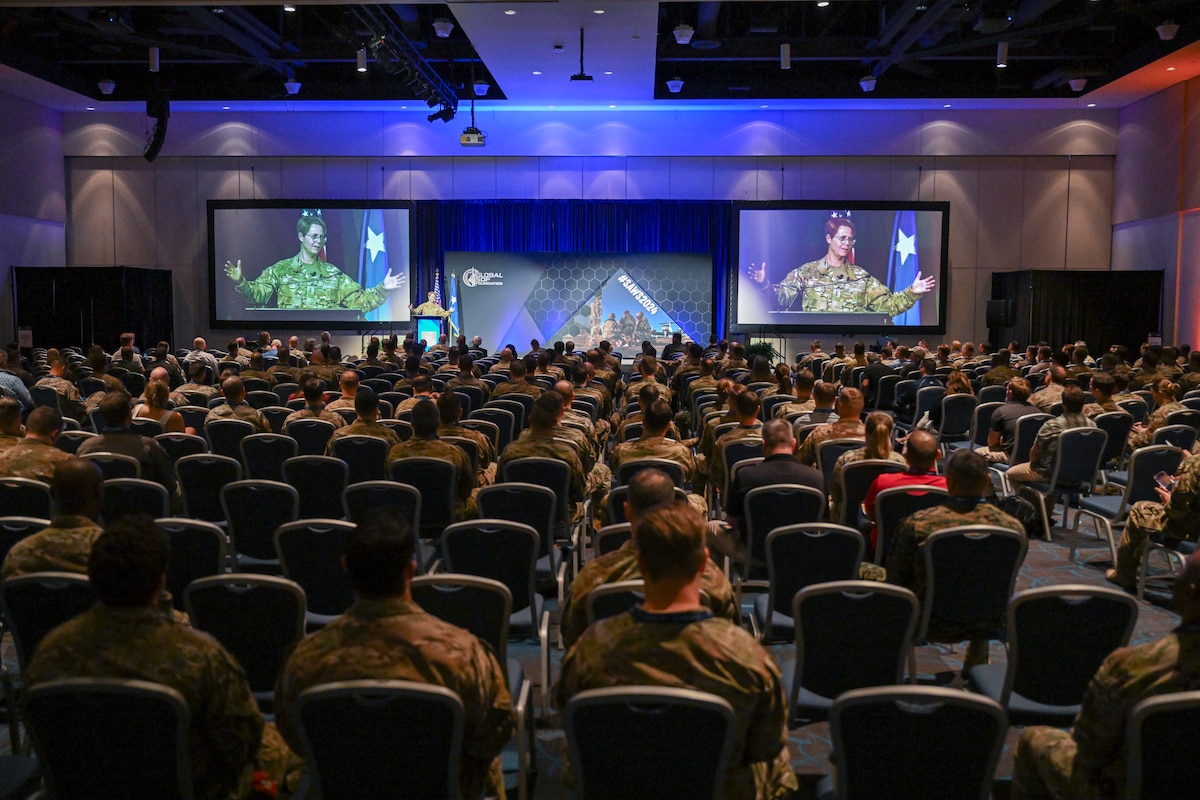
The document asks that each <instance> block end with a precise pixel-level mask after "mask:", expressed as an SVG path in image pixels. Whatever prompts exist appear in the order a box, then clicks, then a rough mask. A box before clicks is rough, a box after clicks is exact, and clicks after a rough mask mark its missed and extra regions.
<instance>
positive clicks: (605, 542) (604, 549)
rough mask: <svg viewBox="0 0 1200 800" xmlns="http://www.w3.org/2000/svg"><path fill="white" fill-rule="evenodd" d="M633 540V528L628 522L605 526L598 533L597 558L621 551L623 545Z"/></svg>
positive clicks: (596, 543)
mask: <svg viewBox="0 0 1200 800" xmlns="http://www.w3.org/2000/svg"><path fill="white" fill-rule="evenodd" d="M632 538H633V526H632V525H630V524H629V523H628V522H614V523H613V524H611V525H605V526H604V527H603V528H601V529H600V530H599V531H598V532H597V533H596V542H595V545H596V557H597V558H599V557H600V556H606V555H608V554H609V553H611V552H613V551H615V550H618V549H620V547H621V545H623V544H625V543H626V542H628V541H629V540H630V539H632Z"/></svg>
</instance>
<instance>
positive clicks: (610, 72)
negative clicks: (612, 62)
mask: <svg viewBox="0 0 1200 800" xmlns="http://www.w3.org/2000/svg"><path fill="white" fill-rule="evenodd" d="M604 74H605V75H612V70H611V69H606V70H604Z"/></svg>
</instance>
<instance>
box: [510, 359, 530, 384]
mask: <svg viewBox="0 0 1200 800" xmlns="http://www.w3.org/2000/svg"><path fill="white" fill-rule="evenodd" d="M525 372H526V369H525V362H524V361H520V360H518V359H515V358H514V359H513V360H512V363H511V364H510V365H509V367H508V375H509V377H510V378H512V379H513V380H516V379H517V378H524V377H525Z"/></svg>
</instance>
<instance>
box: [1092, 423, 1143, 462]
mask: <svg viewBox="0 0 1200 800" xmlns="http://www.w3.org/2000/svg"><path fill="white" fill-rule="evenodd" d="M1092 422H1094V423H1096V427H1097V428H1099V429H1100V430H1102V431H1104V432H1105V433H1106V434H1108V441H1106V442H1105V443H1104V452H1103V453H1102V454H1101V455H1100V467H1101V469H1103V468H1105V467H1107V466H1109V465H1110V464H1112V465H1115V464H1117V463H1118V462H1120V460H1121V456H1122V454H1124V452H1125V442H1126V441H1128V439H1129V431H1130V430H1132V429H1133V417H1132V416H1131V415H1129V414H1126V413H1125V412H1124V411H1108V412H1105V413H1104V414H1097V415H1096V416H1094V417H1092Z"/></svg>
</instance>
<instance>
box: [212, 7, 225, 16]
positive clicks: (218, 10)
mask: <svg viewBox="0 0 1200 800" xmlns="http://www.w3.org/2000/svg"><path fill="white" fill-rule="evenodd" d="M212 12H213V13H214V14H224V13H225V9H223V8H221V7H220V6H214V7H213V10H212Z"/></svg>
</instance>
